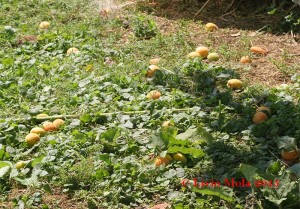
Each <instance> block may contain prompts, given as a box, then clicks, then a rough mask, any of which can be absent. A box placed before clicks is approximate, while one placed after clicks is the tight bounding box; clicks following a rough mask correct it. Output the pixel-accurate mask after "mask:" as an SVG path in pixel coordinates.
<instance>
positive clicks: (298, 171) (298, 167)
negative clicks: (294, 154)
mask: <svg viewBox="0 0 300 209" xmlns="http://www.w3.org/2000/svg"><path fill="white" fill-rule="evenodd" d="M286 170H287V171H291V172H292V173H294V174H295V175H296V176H297V178H300V163H296V164H294V165H293V166H291V167H289V168H288V169H286Z"/></svg>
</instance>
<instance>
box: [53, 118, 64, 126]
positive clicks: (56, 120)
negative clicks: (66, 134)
mask: <svg viewBox="0 0 300 209" xmlns="http://www.w3.org/2000/svg"><path fill="white" fill-rule="evenodd" d="M64 123H65V121H64V120H63V119H55V120H54V121H53V125H54V126H56V127H57V128H59V127H60V126H62V125H63V124H64Z"/></svg>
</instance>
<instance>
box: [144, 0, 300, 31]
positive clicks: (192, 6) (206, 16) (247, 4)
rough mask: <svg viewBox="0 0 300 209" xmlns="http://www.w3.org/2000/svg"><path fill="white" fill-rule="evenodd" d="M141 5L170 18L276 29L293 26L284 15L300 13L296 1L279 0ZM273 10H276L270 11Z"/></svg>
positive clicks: (193, 0)
mask: <svg viewBox="0 0 300 209" xmlns="http://www.w3.org/2000/svg"><path fill="white" fill-rule="evenodd" d="M206 3H207V4H206ZM139 8H140V9H141V10H143V11H146V12H149V13H154V14H155V15H157V16H161V17H166V18H169V19H187V20H195V21H199V20H200V21H202V22H204V23H206V22H214V23H217V25H218V26H219V27H221V28H225V27H226V28H239V29H243V30H267V31H268V32H272V33H281V32H285V31H289V30H291V26H290V25H291V24H288V23H287V22H286V21H285V18H284V17H285V16H287V15H288V14H290V12H291V11H293V13H295V14H300V7H298V6H297V5H296V4H294V3H293V2H291V1H284V2H282V1H278V0H267V1H261V0H252V1H245V0H241V1H240V0H239V1H237V0H215V1H210V0H208V1H207V0H198V1H196V0H188V1H181V0H172V1H165V0H151V1H144V2H143V3H140V4H139ZM201 8H202V9H201ZM273 9H277V10H276V12H275V10H273ZM200 10H201V11H200ZM270 11H273V12H275V13H274V14H272V15H271V14H268V12H270Z"/></svg>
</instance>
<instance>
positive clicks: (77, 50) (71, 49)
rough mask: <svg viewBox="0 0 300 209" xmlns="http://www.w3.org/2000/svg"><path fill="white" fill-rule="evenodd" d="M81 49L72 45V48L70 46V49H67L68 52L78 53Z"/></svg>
mask: <svg viewBox="0 0 300 209" xmlns="http://www.w3.org/2000/svg"><path fill="white" fill-rule="evenodd" d="M79 52H80V51H79V49H77V48H75V47H72V48H69V49H68V50H67V54H73V53H74V54H77V53H79Z"/></svg>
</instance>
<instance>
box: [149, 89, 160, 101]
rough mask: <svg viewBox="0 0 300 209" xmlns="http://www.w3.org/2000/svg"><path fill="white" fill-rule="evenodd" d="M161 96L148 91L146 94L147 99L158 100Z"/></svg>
mask: <svg viewBox="0 0 300 209" xmlns="http://www.w3.org/2000/svg"><path fill="white" fill-rule="evenodd" d="M160 96H161V93H160V92H159V91H157V90H153V91H150V92H149V93H148V94H147V96H146V97H147V99H153V100H155V99H159V97H160Z"/></svg>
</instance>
